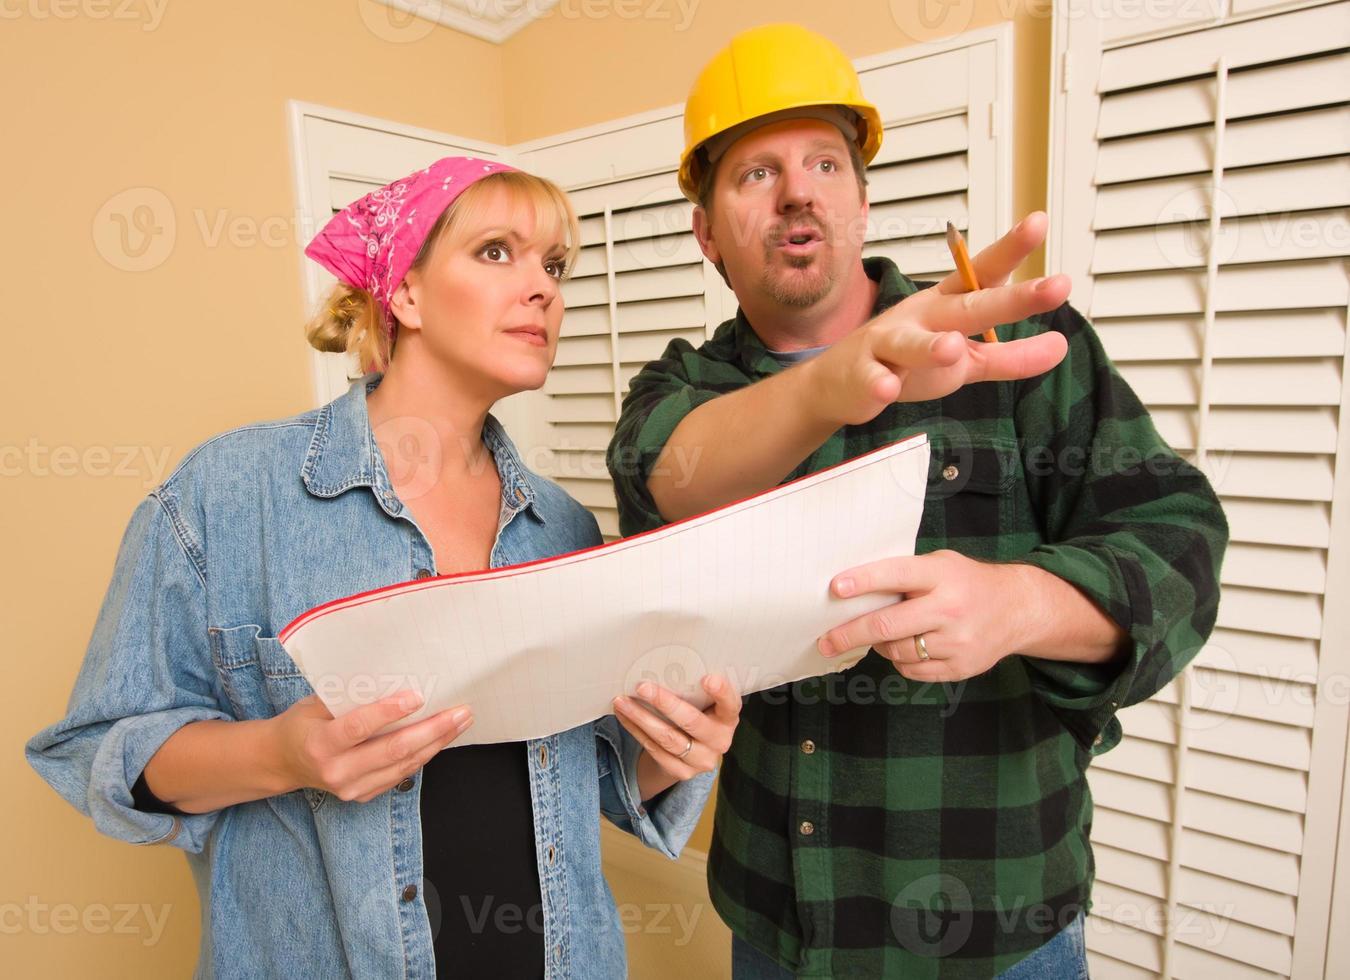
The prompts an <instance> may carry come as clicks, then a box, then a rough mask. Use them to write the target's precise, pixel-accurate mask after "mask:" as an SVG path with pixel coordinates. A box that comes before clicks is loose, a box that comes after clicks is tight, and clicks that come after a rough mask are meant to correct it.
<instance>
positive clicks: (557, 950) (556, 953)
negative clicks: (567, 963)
mask: <svg viewBox="0 0 1350 980" xmlns="http://www.w3.org/2000/svg"><path fill="white" fill-rule="evenodd" d="M553 958H554V959H555V960H557V961H558V962H559V963H561V962H562V946H554V947H553Z"/></svg>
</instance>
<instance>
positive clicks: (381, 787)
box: [274, 691, 473, 803]
mask: <svg viewBox="0 0 1350 980" xmlns="http://www.w3.org/2000/svg"><path fill="white" fill-rule="evenodd" d="M421 706H422V698H421V697H420V696H419V695H417V694H416V693H415V692H413V691H400V692H397V693H395V694H391V695H389V696H388V697H386V698H381V699H380V700H379V701H374V702H372V703H370V704H366V705H362V706H361V707H359V708H355V709H353V710H352V711H349V712H348V713H347V714H345V715H343V716H342V717H341V718H334V717H333V715H332V714H331V713H330V712H329V710H328V708H327V707H325V706H324V703H323V702H322V701H320V700H319V698H318V696H317V695H313V694H311V695H310V696H309V697H307V698H302V699H301V700H299V701H297V702H296V703H295V704H293V705H291V706H290V707H289V708H288V709H286V711H284V712H283V713H282V714H280V715H278V716H277V717H276V718H275V719H274V720H275V722H276V730H275V731H276V737H277V742H278V746H277V748H278V753H277V755H278V758H279V760H280V765H281V767H282V773H283V776H282V778H283V781H284V782H285V783H286V784H287V787H288V789H301V788H304V787H311V788H314V789H322V790H326V791H328V792H329V793H332V794H333V795H334V796H336V797H337V798H338V799H340V800H348V801H350V800H355V801H356V802H358V803H365V802H368V801H369V800H372V799H374V798H375V797H377V796H379V795H380V794H381V793H383V792H384V791H385V790H387V789H389V788H390V787H392V786H396V785H398V783H399V782H400V781H401V780H403V779H404V778H406V777H407V776H411V775H412V774H413V773H415V772H416V771H417V770H418V769H420V768H421V767H422V766H424V765H425V764H426V763H427V762H428V760H430V759H431V757H432V756H434V755H435V754H436V753H437V752H439V751H440V750H441V749H443V748H445V747H446V746H448V745H449V744H450V743H451V742H453V741H454V740H455V739H457V738H458V737H459V736H460V735H462V734H463V733H464V731H465V730H466V729H467V728H468V727H469V726H470V725H471V724H473V713H472V711H470V709H469V706H468V705H464V704H462V705H459V706H458V707H456V708H447V709H446V710H445V711H441V712H437V713H436V714H434V715H432V716H431V717H429V718H423V719H422V720H421V721H419V722H417V723H416V724H414V725H409V726H408V727H406V728H401V729H399V730H398V731H396V732H386V733H385V734H383V735H375V734H374V733H375V732H377V731H379V730H380V729H381V728H383V727H384V726H385V725H387V724H389V723H390V722H393V721H397V720H398V719H400V718H404V717H407V716H408V715H410V714H412V713H413V712H414V711H416V710H417V709H418V708H420V707H421Z"/></svg>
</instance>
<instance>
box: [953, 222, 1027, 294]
mask: <svg viewBox="0 0 1350 980" xmlns="http://www.w3.org/2000/svg"><path fill="white" fill-rule="evenodd" d="M1049 227H1050V219H1049V218H1048V217H1047V216H1046V214H1045V212H1044V211H1032V212H1031V213H1030V214H1029V215H1027V216H1026V217H1025V218H1023V219H1022V220H1021V222H1020V223H1018V224H1017V225H1014V226H1013V228H1012V229H1010V230H1009V231H1008V232H1006V233H1005V234H1004V235H1003V236H1002V237H1001V238H999V240H998V241H996V242H994V243H993V244H992V245H988V246H986V247H985V248H982V249H981V250H980V251H979V252H978V253H977V254H976V255H974V256H973V257H972V258H971V260H970V262H971V265H973V266H974V267H975V278H976V280H978V281H979V283H980V285H981V286H1001V285H1003V284H1004V283H1005V282H1007V281H1008V277H1009V276H1011V275H1012V274H1013V272H1014V271H1015V270H1016V269H1017V267H1018V266H1019V265H1021V264H1022V263H1023V262H1024V261H1026V257H1027V256H1028V255H1030V254H1031V253H1032V252H1034V251H1036V249H1037V248H1038V247H1039V246H1040V244H1041V242H1043V241H1045V233H1046V230H1047V229H1048V228H1049ZM934 288H935V289H937V290H938V291H939V292H943V293H963V292H965V291H966V288H967V287H966V284H965V282H964V281H963V280H962V279H961V274H960V273H959V272H953V273H951V274H950V275H948V276H947V277H946V278H945V279H943V280H942V281H941V282H939V283H938V284H937V286H936V287H934Z"/></svg>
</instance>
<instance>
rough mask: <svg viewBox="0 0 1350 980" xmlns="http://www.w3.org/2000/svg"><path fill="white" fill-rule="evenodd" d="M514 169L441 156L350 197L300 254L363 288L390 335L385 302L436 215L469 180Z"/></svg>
mask: <svg viewBox="0 0 1350 980" xmlns="http://www.w3.org/2000/svg"><path fill="white" fill-rule="evenodd" d="M515 169H516V168H515V167H510V166H507V165H506V164H504V163H500V162H498V161H496V160H479V159H475V158H474V157H444V158H442V159H440V160H437V161H436V162H435V163H433V164H432V165H431V166H429V167H427V168H426V169H425V170H418V171H417V172H415V173H412V174H409V175H408V176H407V177H403V178H400V179H399V180H396V181H394V182H393V183H390V184H386V185H385V186H383V187H381V188H379V189H378V190H373V191H371V192H370V193H369V194H367V195H366V196H365V197H363V198H361V199H360V200H357V201H353V202H352V203H351V204H349V205H348V206H347V207H345V208H343V209H342V210H341V211H339V212H338V213H337V214H335V215H333V219H332V220H331V221H329V222H328V224H326V225H324V227H323V229H322V230H321V231H320V232H319V233H318V234H317V235H315V236H314V240H313V241H312V242H310V243H309V245H308V246H306V248H305V254H306V255H308V256H309V257H310V258H311V259H313V260H314V261H315V262H318V263H319V264H320V265H322V266H323V267H324V268H325V269H327V270H328V271H329V272H331V273H333V275H335V276H337V277H338V278H339V279H340V280H342V281H343V282H345V283H346V284H347V285H349V286H356V287H359V288H361V289H365V290H368V291H369V292H370V294H371V295H372V296H374V297H375V299H376V301H377V302H379V304H380V307H381V308H382V309H383V310H384V320H385V329H386V330H387V331H388V332H389V335H390V336H391V337H392V336H393V334H394V314H393V313H392V312H391V311H390V309H389V300H390V298H391V297H392V296H393V295H394V290H396V289H397V288H398V285H399V283H401V282H402V281H403V277H404V276H405V275H406V274H407V272H408V267H409V266H411V265H412V261H413V259H414V258H416V257H417V251H418V249H420V248H421V247H422V242H423V241H425V240H426V237H427V233H428V232H429V231H431V226H432V225H434V224H435V223H436V219H437V218H439V217H440V216H441V213H442V212H443V211H445V209H446V208H448V207H449V206H450V204H451V202H453V201H454V200H455V198H457V197H459V195H460V194H461V193H463V192H464V189H465V188H466V187H468V186H469V185H470V184H473V183H474V182H475V181H478V180H481V179H482V178H484V177H486V176H487V175H488V174H495V173H501V172H503V171H507V170H515Z"/></svg>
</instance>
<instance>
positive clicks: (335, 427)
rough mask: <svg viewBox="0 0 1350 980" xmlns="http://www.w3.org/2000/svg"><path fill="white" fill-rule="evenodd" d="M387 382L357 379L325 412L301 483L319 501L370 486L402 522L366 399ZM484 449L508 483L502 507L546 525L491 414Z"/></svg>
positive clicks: (485, 424) (368, 377)
mask: <svg viewBox="0 0 1350 980" xmlns="http://www.w3.org/2000/svg"><path fill="white" fill-rule="evenodd" d="M383 378H384V376H383V375H382V374H378V373H372V374H367V375H365V376H364V377H361V378H357V379H356V380H355V381H353V382H352V383H351V385H350V387H348V389H347V393H346V394H345V395H341V396H339V397H338V398H335V399H334V400H333V401H331V402H329V403H328V404H327V405H324V406H323V407H322V408H321V409H319V413H318V416H317V418H316V419H315V423H314V436H313V438H312V439H310V442H309V448H308V449H307V450H306V451H305V458H304V461H303V462H302V463H301V466H300V479H301V480H302V481H303V482H304V485H305V489H306V490H308V491H309V492H310V493H311V494H313V495H314V496H316V497H336V496H337V495H338V494H340V493H342V492H343V491H345V490H349V489H351V488H352V487H358V486H368V487H370V488H371V491H372V492H373V493H374V494H375V499H376V500H377V501H379V504H380V507H382V508H383V509H384V511H385V513H387V514H389V515H390V516H391V517H397V516H398V515H399V514H401V513H402V512H403V503H402V502H401V501H400V500H399V499H398V494H397V493H396V492H395V491H394V486H393V484H392V483H391V482H390V480H389V471H388V470H387V469H386V468H385V465H384V456H383V455H382V454H381V453H380V449H379V446H378V444H377V443H376V442H375V434H374V432H373V431H372V430H371V427H370V415H369V413H368V411H367V407H366V395H368V394H369V393H370V392H372V391H374V390H375V389H376V388H377V387H379V384H380V382H381V381H382V380H383ZM483 443H484V445H486V446H487V447H488V450H489V451H490V452H491V453H492V458H493V461H494V462H495V463H496V466H497V474H498V476H500V478H501V481H502V507H503V508H506V509H509V510H511V511H513V512H514V511H517V510H521V509H524V510H527V511H528V513H529V514H530V516H531V517H533V518H534V519H535V520H537V521H538V522H539V523H540V524H543V523H544V515H543V513H542V511H541V509H540V508H539V506H538V502H537V495H536V492H535V488H534V486H533V484H532V483H531V482H530V477H529V475H528V472H529V471H528V470H526V468H525V466H524V464H522V463H521V461H520V456H519V455H518V454H517V453H516V448H515V446H514V444H512V442H511V438H510V437H509V436H508V435H507V434H506V430H505V429H503V428H502V425H501V423H500V422H498V421H497V419H496V418H494V417H493V416H492V415H491V414H490V413H489V414H488V416H487V418H486V419H485V420H484V422H483Z"/></svg>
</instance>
